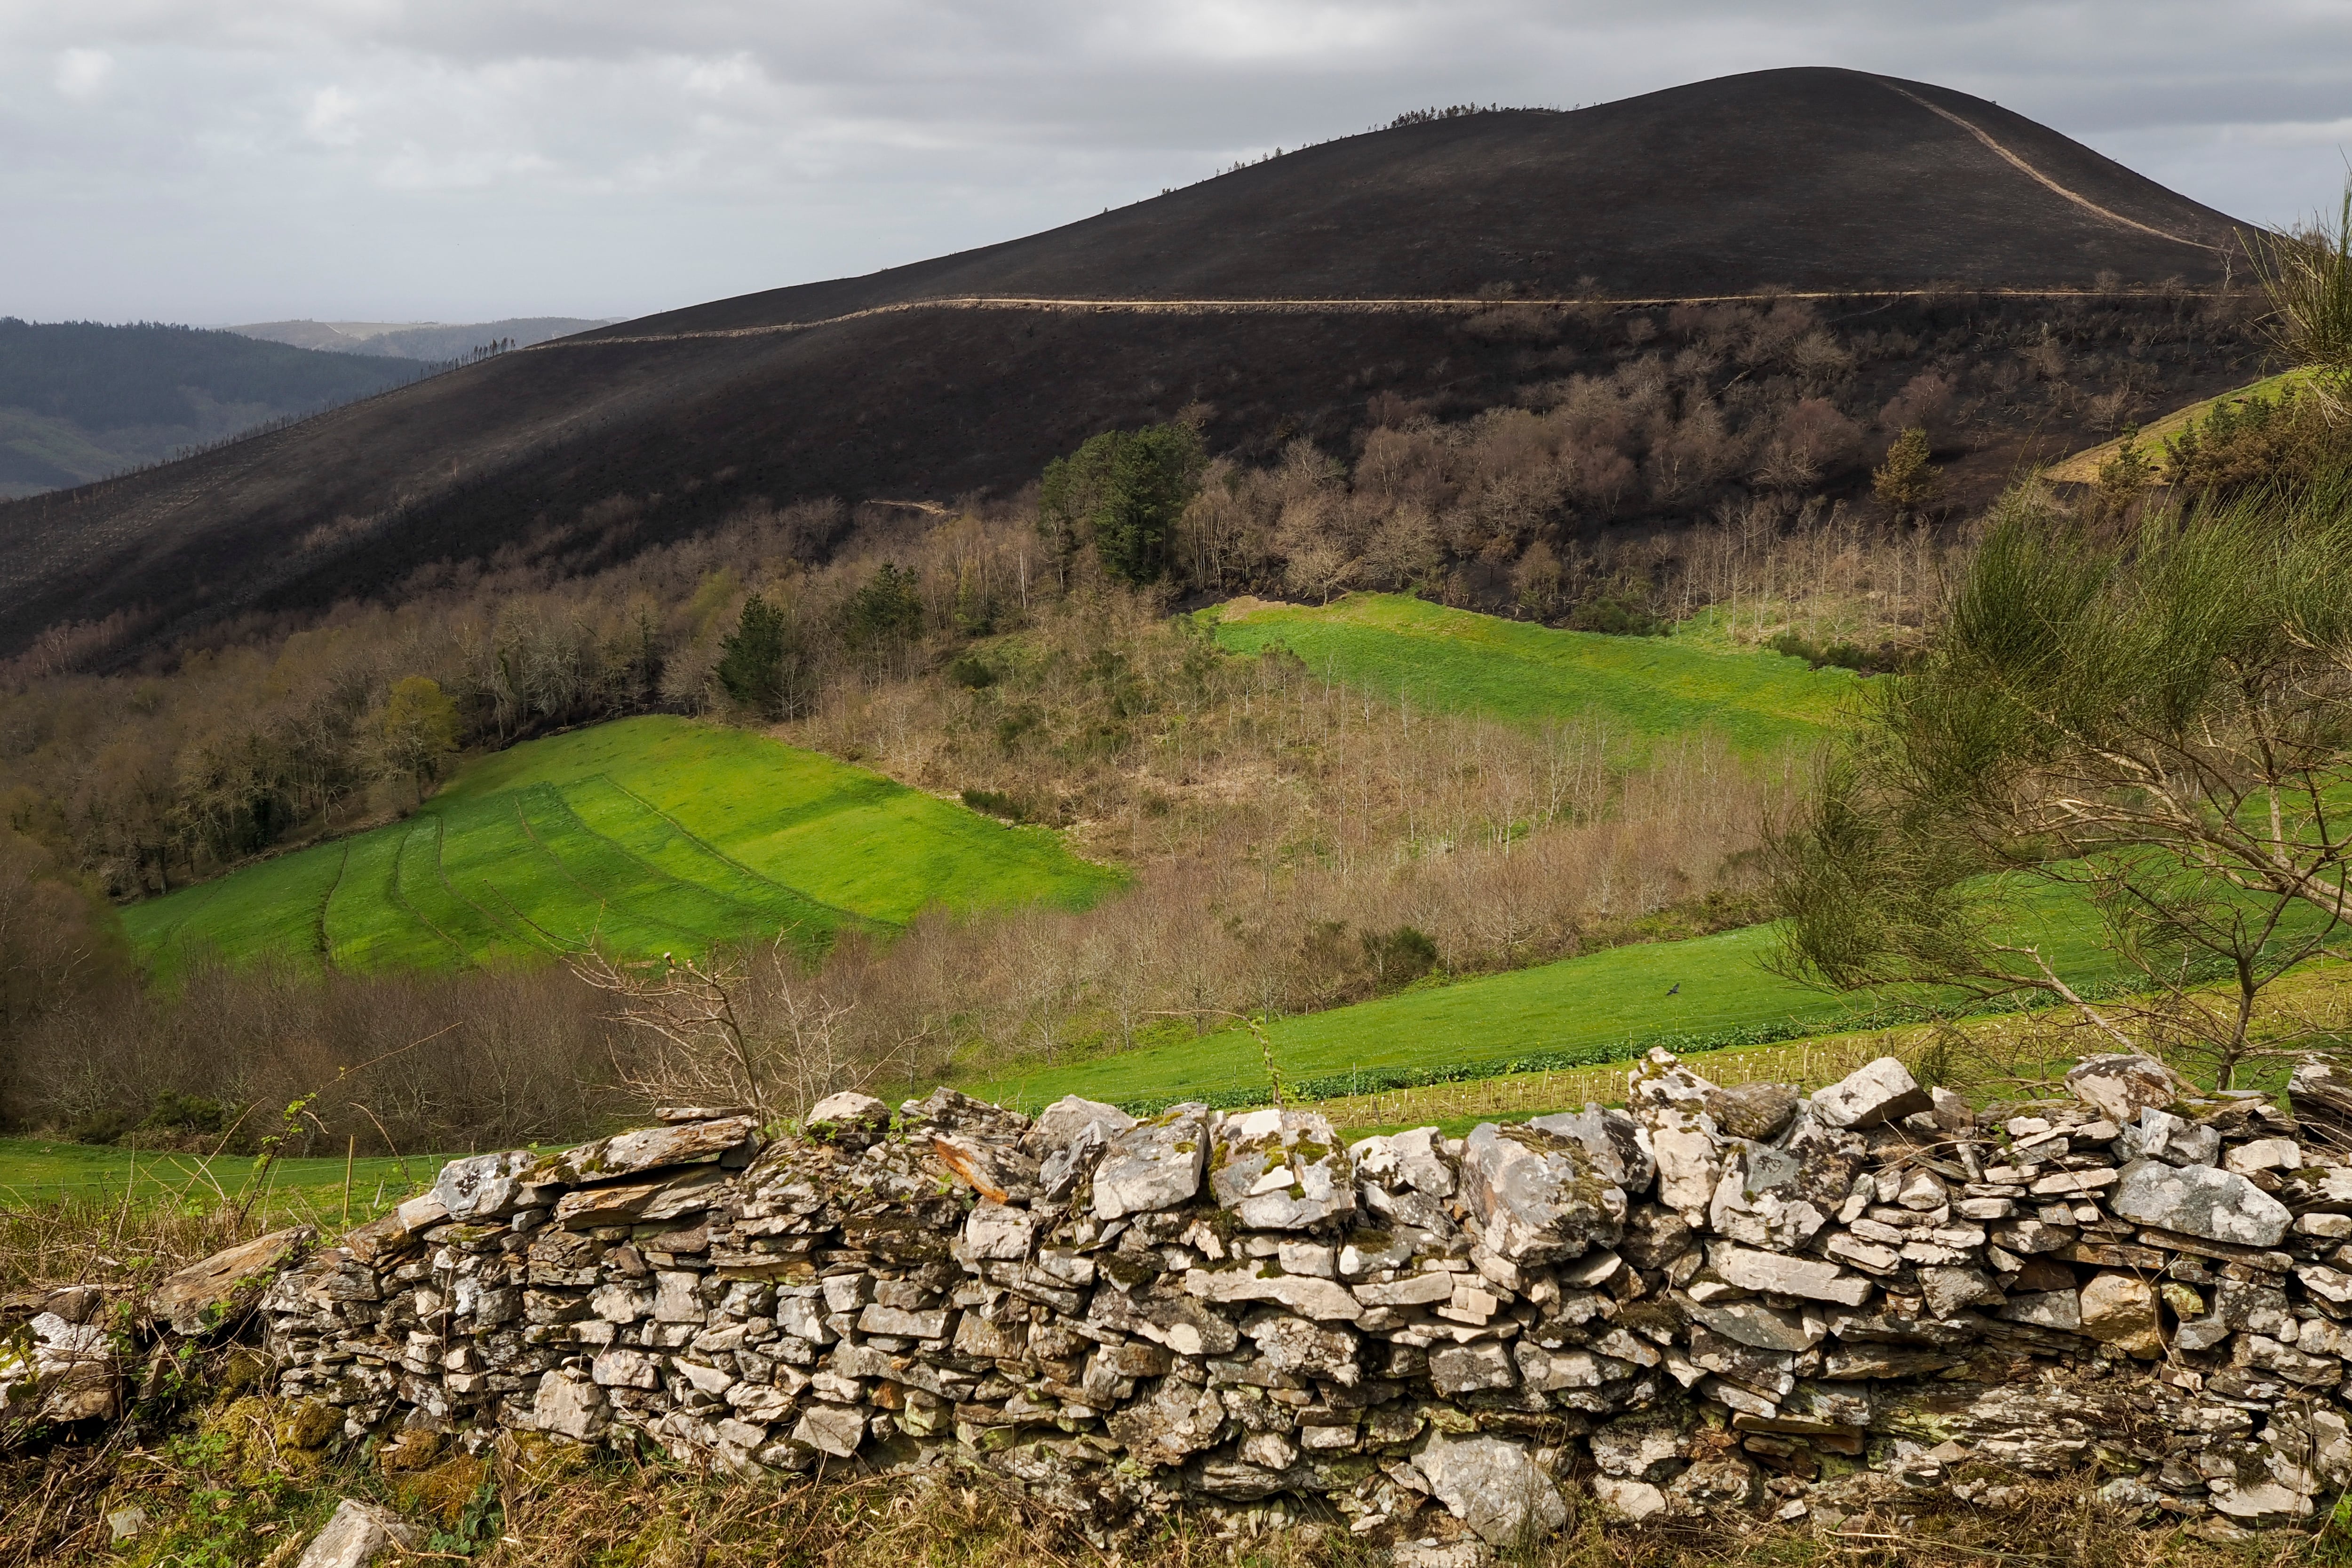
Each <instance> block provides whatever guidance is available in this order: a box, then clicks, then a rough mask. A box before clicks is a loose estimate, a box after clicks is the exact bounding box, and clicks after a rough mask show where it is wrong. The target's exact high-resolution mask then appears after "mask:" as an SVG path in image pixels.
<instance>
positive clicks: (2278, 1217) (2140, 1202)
mask: <svg viewBox="0 0 2352 1568" xmlns="http://www.w3.org/2000/svg"><path fill="white" fill-rule="evenodd" d="M2106 1205H2107V1208H2108V1210H2109V1211H2110V1212H2112V1213H2113V1214H2115V1215H2116V1216H2117V1217H2119V1218H2122V1219H2127V1220H2131V1221H2134V1222H2135V1223H2137V1224H2139V1225H2147V1226H2158V1227H2159V1228H2161V1229H2164V1230H2177V1231H2179V1232H2180V1233H2181V1234H2182V1235H2184V1236H2194V1237H2202V1238H2204V1239H2205V1240H2207V1241H2221V1242H2228V1243H2229V1244H2231V1246H2235V1247H2276V1246H2277V1245H2278V1244H2279V1242H2280V1241H2281V1240H2282V1239H2284V1237H2285V1236H2286V1233H2287V1227H2288V1226H2291V1225H2293V1224H2294V1215H2292V1214H2290V1213H2288V1212H2287V1206H2286V1205H2284V1204H2283V1203H2281V1202H2279V1201H2278V1200H2277V1199H2276V1198H2274V1197H2273V1196H2271V1195H2270V1194H2268V1193H2266V1192H2264V1191H2263V1190H2262V1188H2260V1187H2258V1186H2256V1185H2254V1184H2253V1183H2252V1182H2250V1181H2248V1180H2247V1179H2246V1178H2245V1177H2243V1176H2242V1175H2239V1174H2238V1173H2236V1172H2234V1171H2218V1170H2215V1169H2214V1168H2213V1167H2212V1166H2210V1165H2168V1164H2166V1163H2164V1162H2163V1161H2161V1160H2145V1159H2143V1160H2134V1161H2133V1162H2132V1163H2130V1164H2128V1165H2126V1166H2125V1167H2124V1168H2123V1173H2122V1175H2121V1176H2120V1177H2119V1178H2118V1179H2117V1181H2116V1184H2115V1187H2114V1188H2113V1190H2111V1191H2110V1192H2109V1193H2108V1194H2107V1195H2106Z"/></svg>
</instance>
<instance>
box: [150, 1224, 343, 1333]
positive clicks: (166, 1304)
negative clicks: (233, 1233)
mask: <svg viewBox="0 0 2352 1568" xmlns="http://www.w3.org/2000/svg"><path fill="white" fill-rule="evenodd" d="M318 1235H319V1233H318V1232H317V1231H315V1230H313V1229H311V1228H310V1226H307V1225H301V1226H293V1227H291V1228H289V1229H287V1230H273V1231H271V1232H270V1233H269V1234H268V1236H259V1237H254V1239H252V1240H251V1241H248V1242H246V1243H245V1244H244V1245H242V1246H239V1247H229V1248H228V1249H227V1250H226V1251H223V1252H215V1253H214V1254H213V1255H212V1256H211V1257H210V1258H205V1260H204V1261H203V1262H202V1263H193V1264H190V1265H189V1266H188V1267H187V1268H183V1269H181V1270H180V1271H179V1272H178V1273H177V1274H174V1275H172V1276H171V1277H169V1278H168V1279H165V1280H164V1281H163V1283H162V1284H160V1285H158V1286H156V1287H155V1289H154V1291H153V1293H152V1294H151V1295H150V1296H149V1297H148V1298H147V1315H148V1316H149V1317H150V1318H152V1319H153V1320H154V1321H156V1322H158V1323H160V1324H162V1325H163V1327H165V1328H167V1329H169V1330H171V1331H172V1332H173V1333H175V1334H179V1335H181V1336H182V1337H184V1338H188V1339H194V1338H195V1337H197V1336H199V1335H202V1334H208V1333H211V1332H212V1331H214V1330H215V1329H218V1328H220V1327H222V1326H223V1325H224V1324H226V1323H230V1322H233V1321H236V1319H237V1318H239V1317H241V1316H243V1315H244V1313H245V1312H246V1310H247V1309H248V1308H250V1307H251V1306H252V1305H253V1304H254V1303H255V1302H256V1301H257V1300H260V1299H261V1293H262V1291H263V1290H265V1289H268V1286H269V1283H270V1281H271V1280H273V1279H276V1278H277V1276H278V1271H279V1270H281V1269H283V1268H286V1267H287V1266H288V1265H289V1264H291V1263H293V1262H294V1261H295V1260H296V1259H298V1258H300V1257H301V1256H302V1254H303V1253H305V1252H307V1251H308V1250H310V1243H311V1242H312V1241H314V1240H316V1239H317V1238H318Z"/></svg>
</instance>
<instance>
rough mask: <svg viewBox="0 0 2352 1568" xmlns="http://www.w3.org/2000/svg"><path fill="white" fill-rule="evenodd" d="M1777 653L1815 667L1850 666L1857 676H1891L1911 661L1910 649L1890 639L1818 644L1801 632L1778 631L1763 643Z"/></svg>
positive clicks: (1837, 667)
mask: <svg viewBox="0 0 2352 1568" xmlns="http://www.w3.org/2000/svg"><path fill="white" fill-rule="evenodd" d="M1764 646H1765V647H1769V648H1770V649H1771V650H1772V651H1773V652H1774V653H1784V654H1787V655H1788V656H1789V657H1790V658H1801V659H1803V660H1804V661H1805V662H1806V663H1807V664H1810V665H1811V666H1812V667H1813V668H1815V669H1823V668H1829V669H1851V670H1853V672H1854V673H1855V674H1857V675H1891V674H1895V673H1897V672H1899V671H1901V670H1902V669H1904V668H1907V667H1908V666H1909V664H1910V663H1911V660H1912V655H1911V653H1910V651H1909V650H1907V649H1905V648H1901V647H1896V646H1895V644H1893V643H1891V642H1883V643H1880V644H1879V645H1878V646H1877V647H1863V646H1862V645H1861V644H1860V643H1853V642H1832V643H1817V642H1815V641H1813V640H1812V639H1811V637H1805V636H1804V635H1803V634H1801V633H1799V632H1793V631H1788V632H1780V633H1778V634H1776V635H1775V636H1774V637H1772V639H1771V640H1770V641H1769V642H1768V643H1766V644H1765V645H1764Z"/></svg>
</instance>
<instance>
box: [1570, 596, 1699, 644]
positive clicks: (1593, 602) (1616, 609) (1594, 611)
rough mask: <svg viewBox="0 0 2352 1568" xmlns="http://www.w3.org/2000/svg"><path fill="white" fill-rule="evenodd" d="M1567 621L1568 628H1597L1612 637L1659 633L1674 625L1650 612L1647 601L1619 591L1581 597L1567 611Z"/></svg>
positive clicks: (1655, 634)
mask: <svg viewBox="0 0 2352 1568" xmlns="http://www.w3.org/2000/svg"><path fill="white" fill-rule="evenodd" d="M1568 625H1569V629H1570V630H1571V631H1580V632H1600V633H1602V634H1604V635H1605V636H1608V637H1664V636H1666V635H1668V634H1669V633H1671V632H1672V631H1673V630H1674V629H1675V627H1674V623H1673V622H1672V621H1669V620H1666V619H1664V617H1663V616H1654V615H1652V614H1651V613H1650V607H1649V606H1648V605H1643V604H1639V603H1636V602H1635V601H1634V600H1633V597H1632V596H1631V595H1619V594H1603V595H1601V596H1600V597H1598V598H1593V599H1587V600H1585V601H1584V603H1582V604H1580V605H1577V606H1576V608H1575V609H1573V610H1570V612H1569V613H1568Z"/></svg>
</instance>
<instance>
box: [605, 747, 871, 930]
mask: <svg viewBox="0 0 2352 1568" xmlns="http://www.w3.org/2000/svg"><path fill="white" fill-rule="evenodd" d="M562 797H563V800H564V803H565V804H566V805H569V806H570V807H571V808H572V813H573V815H574V816H577V817H578V818H579V819H580V821H582V822H583V823H584V824H585V825H586V826H589V827H590V828H592V829H593V830H594V831H596V832H598V833H600V834H602V835H604V837H607V838H609V839H611V840H612V841H613V842H614V843H615V844H617V845H619V846H620V847H622V848H623V849H625V850H626V851H627V852H628V853H629V854H631V855H633V856H635V858H637V859H638V860H639V861H641V862H643V863H644V864H646V865H648V866H651V867H653V868H656V869H657V870H659V871H662V872H665V873H667V875H669V876H672V877H675V878H677V879H679V880H680V881H683V882H687V883H689V884H692V885H694V886H697V887H700V888H704V889H708V890H709V892H711V893H712V894H713V895H714V896H716V897H719V898H722V899H725V900H728V901H730V902H731V903H734V904H737V905H740V907H742V908H743V909H745V910H751V911H753V912H755V913H756V914H757V915H758V917H759V918H760V919H761V921H762V922H763V929H765V930H770V931H790V932H793V934H794V936H795V938H796V939H798V942H799V945H801V946H803V947H807V946H811V945H815V944H819V943H821V942H823V940H824V938H825V937H827V936H829V935H830V934H831V932H832V931H833V930H834V929H835V928H836V927H839V926H844V925H849V926H862V925H868V924H871V923H873V922H871V921H867V920H866V917H865V916H863V915H860V914H858V913H856V911H855V910H845V909H842V908H840V907H838V906H837V905H833V904H827V903H824V901H822V900H818V899H814V898H812V897H810V896H809V895H808V894H807V893H805V892H803V891H802V890H801V889H798V888H795V887H792V886H790V885H788V884H786V883H783V882H780V881H777V880H775V879H772V878H770V877H765V876H762V875H761V874H760V873H759V872H757V871H755V870H753V869H752V868H751V867H749V866H746V865H744V864H743V863H742V862H741V861H740V860H738V859H736V858H734V857H732V856H730V855H729V854H727V853H726V852H725V851H723V850H721V849H719V848H718V847H716V846H715V845H712V844H710V843H709V842H708V841H707V840H705V839H704V838H702V837H700V836H699V835H698V834H696V833H694V832H693V831H691V830H690V829H688V827H687V826H685V825H684V824H682V823H680V822H679V821H678V820H677V818H676V817H674V816H670V815H669V814H668V813H667V812H665V811H663V810H662V809H661V808H660V807H658V806H656V805H654V804H653V803H652V802H651V801H649V800H647V799H646V798H645V797H644V796H643V795H638V794H637V793H636V792H635V790H632V789H630V788H628V787H627V786H626V785H625V784H621V783H619V782H618V781H617V780H615V779H614V778H613V777H611V776H610V775H609V774H604V773H598V774H596V775H594V776H593V777H591V778H585V779H582V780H581V781H579V782H578V783H577V784H567V785H565V786H563V788H562Z"/></svg>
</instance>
